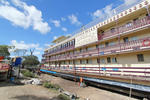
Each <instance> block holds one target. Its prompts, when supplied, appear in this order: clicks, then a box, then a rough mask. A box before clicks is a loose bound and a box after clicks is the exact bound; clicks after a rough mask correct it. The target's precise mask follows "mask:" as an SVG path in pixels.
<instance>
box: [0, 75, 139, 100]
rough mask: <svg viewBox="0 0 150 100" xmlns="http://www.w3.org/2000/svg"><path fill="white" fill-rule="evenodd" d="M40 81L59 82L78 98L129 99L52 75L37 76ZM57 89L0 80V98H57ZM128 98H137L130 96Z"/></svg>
mask: <svg viewBox="0 0 150 100" xmlns="http://www.w3.org/2000/svg"><path fill="white" fill-rule="evenodd" d="M39 79H41V80H42V81H50V82H51V83H53V84H59V85H60V86H61V88H63V90H65V91H67V92H69V93H71V94H77V96H79V97H82V98H80V99H79V100H85V98H89V99H90V100H129V97H128V96H125V95H122V94H118V93H114V92H110V91H107V90H103V89H99V88H95V87H91V86H88V87H80V86H78V85H77V84H75V83H74V82H73V81H69V80H66V79H62V78H59V77H54V76H51V75H47V74H42V75H41V76H39ZM58 95H59V92H58V91H55V90H50V89H47V88H44V87H43V86H41V85H14V84H10V83H6V82H0V97H1V99H2V100H59V99H58V98H57V96H58ZM130 100H137V99H135V98H130Z"/></svg>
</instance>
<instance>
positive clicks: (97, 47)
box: [97, 41, 100, 74]
mask: <svg viewBox="0 0 150 100" xmlns="http://www.w3.org/2000/svg"><path fill="white" fill-rule="evenodd" d="M98 44H99V41H98V42H97V49H98V67H99V74H100V55H99V46H98Z"/></svg>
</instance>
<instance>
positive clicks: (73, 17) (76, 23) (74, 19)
mask: <svg viewBox="0 0 150 100" xmlns="http://www.w3.org/2000/svg"><path fill="white" fill-rule="evenodd" d="M68 18H69V20H70V21H71V24H75V25H77V26H78V25H80V24H81V22H79V21H78V18H77V17H76V16H75V15H74V14H72V15H69V16H68Z"/></svg>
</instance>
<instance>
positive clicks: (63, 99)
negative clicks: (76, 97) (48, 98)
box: [58, 94, 71, 100]
mask: <svg viewBox="0 0 150 100" xmlns="http://www.w3.org/2000/svg"><path fill="white" fill-rule="evenodd" d="M58 99H60V100H71V99H70V98H69V97H68V96H66V95H65V94H59V95H58Z"/></svg>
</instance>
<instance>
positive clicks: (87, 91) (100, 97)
mask: <svg viewBox="0 0 150 100" xmlns="http://www.w3.org/2000/svg"><path fill="white" fill-rule="evenodd" d="M39 78H40V79H42V80H43V81H44V80H47V81H51V82H52V83H57V84H59V85H60V86H61V87H62V88H63V90H65V91H67V92H69V93H71V94H77V96H80V97H83V98H89V99H90V100H129V97H128V96H124V95H121V94H117V93H113V92H110V91H106V90H102V89H98V88H95V87H90V86H88V87H84V88H83V87H80V86H78V85H76V84H75V83H74V82H73V81H69V80H65V79H62V78H58V77H54V76H51V75H47V74H43V75H41V76H40V77H39ZM83 98H81V100H84V99H83ZM130 100H137V99H135V98H131V99H130Z"/></svg>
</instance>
